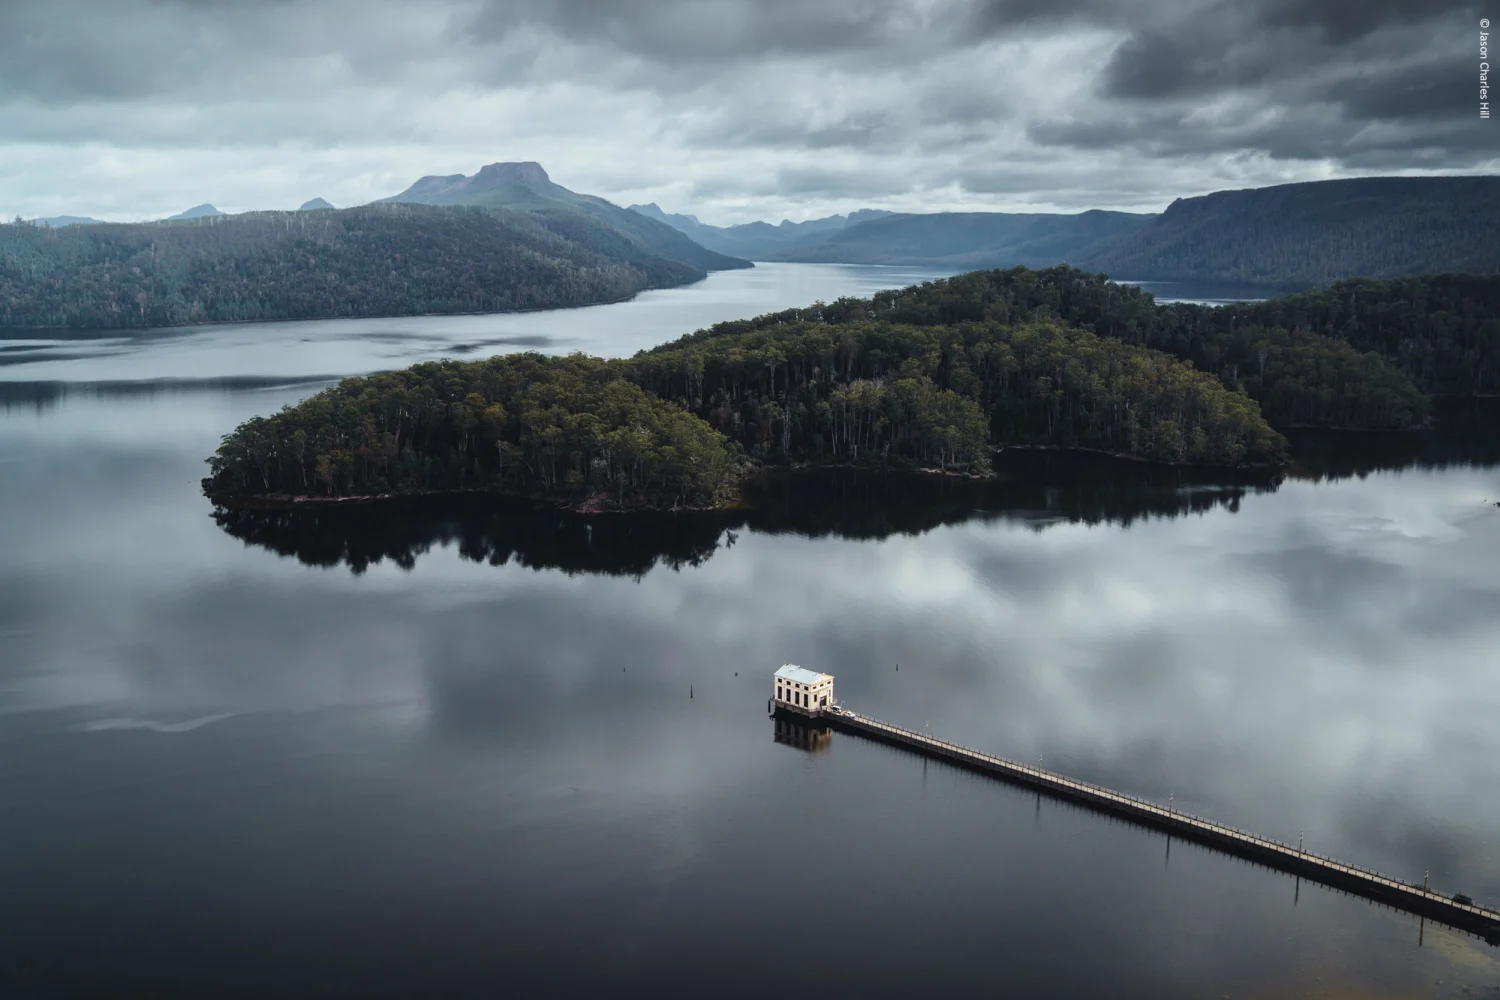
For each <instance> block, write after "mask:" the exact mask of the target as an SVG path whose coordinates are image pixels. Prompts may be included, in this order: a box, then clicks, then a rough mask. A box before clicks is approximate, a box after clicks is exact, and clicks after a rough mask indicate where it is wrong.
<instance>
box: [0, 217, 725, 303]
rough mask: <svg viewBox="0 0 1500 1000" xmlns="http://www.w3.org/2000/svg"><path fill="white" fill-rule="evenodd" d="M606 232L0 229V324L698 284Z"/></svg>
mask: <svg viewBox="0 0 1500 1000" xmlns="http://www.w3.org/2000/svg"><path fill="white" fill-rule="evenodd" d="M704 276H705V272H704V271H703V270H702V269H701V268H700V267H699V266H698V265H697V264H694V263H688V262H684V261H682V260H678V259H673V258H668V257H664V256H661V255H660V254H657V253H655V252H653V251H652V250H650V249H648V248H646V247H645V246H643V245H642V244H641V243H640V241H639V240H637V239H636V238H634V237H633V236H631V235H630V234H629V233H626V232H624V231H622V230H620V229H617V228H614V227H612V226H610V225H608V224H607V223H605V222H603V221H600V220H597V219H594V218H592V217H590V216H586V215H581V214H577V213H574V214H567V215H562V216H559V217H556V218H552V217H548V216H545V215H536V214H531V213H521V212H511V211H507V210H505V209H498V208H470V207H435V206H427V205H406V204H402V205H367V206H364V207H362V208H351V209H344V210H341V211H338V210H335V211H320V212H255V213H249V214H246V215H235V216H222V217H214V218H202V219H187V220H181V221H173V222H159V223H140V224H131V225H93V226H69V227H67V228H62V229H55V228H49V227H45V226H35V225H31V224H29V223H14V224H9V225H0V327H76V328H105V329H111V328H119V327H153V326H173V325H179V324H185V323H204V322H241V321H251V320H278V319H324V318H333V317H347V316H398V315H416V314H423V313H463V312H505V311H514V310H522V309H541V308H555V307H561V306H580V305H588V304H591V303H596V302H610V301H616V300H619V299H624V298H629V297H630V296H632V295H634V294H635V293H637V292H639V291H641V290H643V289H646V288H663V287H669V286H673V285H681V284H686V283H689V282H692V281H697V280H699V279H701V278H703V277H704Z"/></svg>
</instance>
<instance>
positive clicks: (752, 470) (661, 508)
mask: <svg viewBox="0 0 1500 1000" xmlns="http://www.w3.org/2000/svg"><path fill="white" fill-rule="evenodd" d="M1005 451H1031V452H1055V453H1057V454H1063V455H1082V456H1088V457H1091V458H1102V459H1109V460H1115V461H1126V462H1131V463H1133V464H1135V465H1143V466H1157V467H1159V468H1163V469H1201V470H1204V471H1213V472H1216V473H1220V474H1232V473H1265V472H1274V471H1276V470H1279V469H1283V468H1285V467H1286V465H1287V464H1290V463H1284V464H1281V465H1203V464H1199V463H1191V462H1161V461H1157V460H1155V459H1149V458H1143V457H1140V456H1136V455H1122V454H1115V453H1111V452H1107V451H1102V450H1100V449H1097V448H1061V447H1056V446H1052V445H1006V446H1005V447H1002V448H996V449H995V450H994V453H995V454H997V455H998V454H1000V453H1002V452H1005ZM825 471H834V472H856V473H867V474H871V475H897V476H923V477H938V478H942V479H950V480H956V481H965V482H975V483H981V482H993V481H996V480H998V479H1000V478H1001V477H1000V476H999V474H997V473H995V472H989V473H984V474H981V473H975V472H961V471H958V470H955V469H940V468H935V467H931V466H921V467H884V468H881V467H878V466H868V465H852V464H848V463H840V464H837V465H818V464H815V463H812V462H794V463H791V464H778V465H757V466H751V467H749V468H747V469H746V470H745V471H744V472H743V473H742V474H741V476H740V477H739V480H738V482H737V483H736V484H735V485H736V490H735V492H734V494H733V495H732V496H730V497H728V498H726V499H725V500H724V501H722V502H720V503H716V504H707V505H703V504H696V505H695V504H676V503H672V504H661V503H651V502H646V503H634V504H632V503H627V504H625V505H624V506H620V505H619V504H617V503H613V502H611V498H612V496H613V494H611V493H610V491H608V490H594V491H592V492H590V493H587V494H585V495H583V496H579V497H573V498H569V497H549V496H544V495H538V494H534V493H516V492H513V491H508V490H499V489H494V488H492V487H483V486H478V487H472V488H466V489H437V490H420V489H418V490H393V491H390V492H386V493H362V494H355V495H349V496H316V495H312V494H301V493H221V492H209V491H208V490H206V489H205V490H204V492H203V495H204V497H206V498H207V499H208V500H209V501H210V502H212V503H213V504H214V505H216V506H220V507H228V508H246V509H259V510H312V509H318V508H337V507H356V506H370V505H374V504H380V503H390V502H392V501H401V500H422V499H435V498H443V497H492V498H494V499H495V500H496V501H497V502H499V503H506V504H514V505H516V506H517V507H526V508H529V509H530V510H533V511H543V510H550V511H555V512H557V513H563V514H577V515H587V516H596V515H601V514H703V513H712V512H715V511H724V510H733V509H735V508H736V507H738V506H739V505H740V504H741V502H742V501H741V499H740V491H739V489H738V487H739V486H741V485H743V484H744V483H745V482H746V481H747V480H750V479H754V478H758V477H762V476H773V475H776V474H778V473H783V474H785V473H789V474H792V475H797V474H809V473H818V472H825Z"/></svg>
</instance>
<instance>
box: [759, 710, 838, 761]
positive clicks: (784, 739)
mask: <svg viewBox="0 0 1500 1000" xmlns="http://www.w3.org/2000/svg"><path fill="white" fill-rule="evenodd" d="M771 739H772V740H773V741H775V742H777V743H780V744H781V745H783V746H789V747H792V748H793V749H796V750H806V751H807V752H808V753H822V752H823V751H824V750H827V749H828V747H829V744H831V743H832V742H833V730H831V729H829V728H828V727H827V726H815V725H810V724H808V723H807V722H805V721H801V720H797V719H789V718H787V717H785V716H784V715H777V716H775V717H774V718H772V720H771Z"/></svg>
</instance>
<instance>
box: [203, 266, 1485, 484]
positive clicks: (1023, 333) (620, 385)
mask: <svg viewBox="0 0 1500 1000" xmlns="http://www.w3.org/2000/svg"><path fill="white" fill-rule="evenodd" d="M1497 316H1500V278H1494V277H1474V276H1468V275H1439V276H1431V277H1422V278H1409V279H1398V280H1393V281H1381V282H1376V281H1352V282H1342V283H1339V284H1337V285H1334V286H1332V287H1330V288H1328V289H1325V290H1321V291H1317V292H1309V293H1305V294H1303V295H1297V296H1289V297H1286V298H1283V299H1275V300H1268V301H1265V302H1257V303H1243V304H1237V305H1233V306H1223V307H1217V308H1210V307H1202V306H1185V305H1175V304H1174V305H1158V304H1156V303H1155V301H1154V300H1153V299H1152V297H1151V296H1150V295H1149V294H1147V293H1145V292H1142V291H1141V290H1139V289H1137V288H1133V287H1130V286H1121V285H1116V284H1113V283H1111V282H1109V281H1107V280H1105V279H1104V278H1103V277H1102V276H1101V275H1092V274H1086V273H1084V272H1081V271H1077V270H1074V269H1072V268H1066V267H1058V268H1051V269H1048V270H1045V271H1029V270H1026V269H1024V268H1014V269H1011V270H1008V271H985V272H976V273H973V274H967V275H960V276H958V277H955V278H951V279H948V280H945V281H937V282H931V283H928V284H924V285H920V286H913V287H911V288H905V289H898V290H893V291H889V292H881V293H879V294H877V295H875V296H874V297H872V298H870V299H852V298H851V299H841V300H838V301H836V302H833V303H828V304H822V303H820V304H816V305H814V306H811V307H808V308H806V309H792V310H787V311H785V312H781V313H775V314H770V315H766V316H761V317H758V318H756V319H752V320H744V321H737V322H731V323H721V324H718V325H717V326H714V327H711V328H709V329H706V330H700V331H698V332H697V333H694V334H691V335H689V336H686V337H683V338H682V339H680V340H678V341H675V342H673V343H670V344H665V345H663V346H661V347H658V348H654V349H652V350H650V351H643V352H641V353H639V354H637V355H636V356H635V357H633V358H628V359H617V360H605V359H600V358H592V357H588V356H585V355H581V354H575V355H571V356H568V357H545V356H543V355H540V354H513V355H504V356H500V357H495V358H490V359H488V360H484V361H476V362H453V361H442V362H431V363H425V364H419V365H415V366H413V367H412V368H409V369H406V370H404V371H399V372H390V373H383V374H378V375H372V376H366V377H361V378H351V379H345V380H344V381H343V382H341V383H339V384H338V385H337V386H334V387H332V388H330V389H327V390H325V391H323V392H320V393H318V394H317V395H315V396H313V397H311V398H310V399H308V400H306V401H304V402H303V403H301V404H299V405H297V406H294V407H288V408H286V409H284V410H282V411H281V412H280V413H278V414H275V415H273V416H270V417H257V418H254V419H252V420H250V421H247V422H246V423H245V424H243V425H241V426H240V427H239V428H238V429H236V430H235V431H234V432H233V433H232V434H229V435H228V436H226V437H225V438H224V441H223V443H222V445H221V446H220V448H219V450H218V452H217V454H215V455H214V456H213V457H212V458H210V459H209V463H210V473H211V474H210V475H209V477H208V478H206V479H205V480H204V482H203V486H204V491H205V492H206V493H207V494H209V495H210V496H213V497H215V498H220V499H224V498H245V497H260V498H268V499H277V500H286V501H290V500H314V499H338V498H348V497H371V496H380V495H408V494H414V493H428V492H449V491H471V490H485V491H493V492H497V493H503V494H508V495H513V496H521V497H531V498H534V499H537V500H541V501H545V502H548V503H556V504H560V505H563V506H571V507H573V508H575V509H583V510H630V509H672V508H683V507H712V506H718V505H721V504H723V503H724V502H725V501H727V500H729V499H730V498H732V497H734V496H735V495H736V492H737V490H738V484H739V482H740V480H741V478H742V477H743V476H744V475H745V474H746V473H747V472H748V471H751V470H753V469H755V468H757V467H760V466H768V465H794V466H795V465H799V464H812V465H823V466H829V465H833V466H854V467H873V468H887V469H889V468H898V469H899V468H905V469H931V470H936V471H941V472H945V473H950V474H963V475H984V474H986V473H987V472H988V471H989V466H990V455H992V454H993V453H994V451H995V449H997V448H1005V447H1043V448H1058V449H1074V450H1086V451H1096V452H1101V453H1105V454H1110V455H1115V456H1120V457H1124V458H1134V459H1140V460H1145V461H1152V462H1161V463H1171V464H1195V465H1205V466H1220V467H1245V466H1261V467H1264V466H1276V465H1280V464H1282V463H1284V462H1285V461H1286V459H1287V450H1286V441H1285V439H1284V438H1283V437H1282V436H1281V434H1280V433H1278V431H1277V430H1276V429H1275V427H1277V426H1280V427H1285V428H1291V427H1324V428H1359V429H1380V430H1393V429H1402V430H1404V429H1411V428H1415V427H1420V426H1423V425H1424V423H1425V421H1426V420H1427V414H1428V411H1429V408H1430V406H1431V402H1432V395H1433V394H1434V393H1444V394H1464V395H1485V394H1488V392H1489V390H1490V388H1491V387H1492V386H1493V385H1494V380H1495V373H1496V362H1497V360H1500V323H1497Z"/></svg>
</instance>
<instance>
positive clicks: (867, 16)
mask: <svg viewBox="0 0 1500 1000" xmlns="http://www.w3.org/2000/svg"><path fill="white" fill-rule="evenodd" d="M1474 10H1475V8H1474V6H1473V4H1472V3H1464V2H1459V0H1433V2H1430V3H1420V2H1398V0H1373V2H1370V3H1353V2H1345V0H1249V2H1247V3H1231V2H1229V0H1184V2H1180V3H1179V2H1174V0H1120V2H1111V0H619V2H604V0H597V2H587V0H559V2H543V0H509V2H502V0H427V2H424V3H420V4H410V3H400V2H396V0H363V2H356V0H259V2H243V3H242V2H229V0H108V2H106V0H51V2H48V0H0V137H3V138H0V194H5V195H9V198H8V199H7V200H6V202H5V203H4V204H0V213H3V214H4V215H6V216H8V215H9V214H12V213H16V212H19V213H20V214H24V215H55V214H82V215H94V216H95V217H104V218H115V219H121V218H136V217H141V216H142V215H148V214H156V213H159V212H163V211H167V210H177V209H180V208H181V207H182V204H179V202H183V203H191V202H192V201H205V200H207V201H213V202H214V203H215V204H219V205H220V206H221V207H229V208H231V209H243V208H251V207H272V206H284V205H295V204H300V203H301V202H302V201H303V200H305V199H306V198H307V197H309V196H310V195H311V194H314V193H316V194H321V195H325V196H328V197H330V198H332V199H333V200H334V201H336V202H337V203H339V204H355V203H359V202H361V201H365V200H369V199H371V198H375V197H380V196H383V195H387V194H391V193H393V192H394V191H396V190H399V189H400V188H401V187H403V186H405V185H406V184H408V183H410V181H411V180H412V179H414V178H415V177H416V176H419V175H421V174H424V173H452V172H456V171H464V172H472V170H473V169H474V168H475V167H476V166H478V165H480V164H483V163H485V162H490V161H493V160H496V159H535V160H539V161H542V162H544V163H545V164H546V165H547V166H548V168H549V170H551V171H552V172H553V174H554V176H557V177H559V178H563V179H565V180H564V182H565V183H568V184H569V186H572V187H575V188H578V189H580V190H586V191H590V192H592V193H598V194H602V195H604V196H606V197H610V198H612V199H614V200H618V201H622V202H626V201H659V202H660V203H661V204H662V205H663V207H665V208H668V209H670V210H674V211H690V212H694V213H697V214H699V215H700V216H701V217H703V218H704V219H705V220H708V221H714V222H739V221H748V220H749V219H750V218H757V217H771V218H781V217H792V218H806V217H812V216H817V215H823V214H828V213H829V212H830V211H843V210H847V209H848V208H850V207H861V206H863V205H868V206H870V207H881V208H891V209H895V210H902V211H923V210H927V211H937V210H981V209H991V210H993V209H1007V208H1010V209H1014V208H1020V207H1028V206H1039V205H1048V206H1050V207H1054V208H1061V209H1063V210H1081V209H1084V208H1095V207H1099V208H1135V209H1159V208H1161V207H1163V206H1164V205H1165V204H1166V203H1167V202H1169V201H1170V200H1171V199H1172V197H1175V196H1177V195H1179V194H1185V193H1198V192H1201V191H1204V190H1212V189H1214V188H1215V187H1221V186H1226V185H1225V184H1224V183H1222V181H1223V180H1224V179H1225V178H1228V179H1230V180H1231V181H1232V182H1233V184H1234V186H1241V187H1244V186H1255V185H1258V184H1267V183H1276V182H1280V181H1286V180H1296V179H1310V178H1312V177H1320V176H1328V175H1329V173H1330V171H1332V172H1334V173H1338V172H1345V173H1350V172H1369V171H1375V170H1379V171H1391V170H1401V171H1406V170H1443V171H1452V170H1455V169H1482V168H1484V167H1486V166H1487V165H1491V164H1493V163H1494V162H1495V161H1496V158H1497V154H1500V144H1497V143H1496V141H1495V139H1494V136H1495V133H1494V132H1493V131H1492V130H1490V131H1485V130H1483V129H1481V128H1480V127H1479V123H1477V121H1475V120H1470V119H1472V115H1469V112H1470V111H1471V110H1472V109H1471V108H1470V107H1469V105H1470V104H1471V103H1472V100H1471V97H1472V95H1470V94H1469V93H1468V91H1470V90H1473V89H1474V81H1473V80H1470V79H1468V76H1470V75H1472V63H1473V62H1474V59H1473V58H1471V56H1472V55H1473V54H1472V53H1471V52H1470V51H1469V49H1470V48H1472V45H1471V42H1472V41H1473V39H1472V37H1471V35H1472V26H1471V25H1470V24H1468V23H1467V21H1466V12H1467V14H1472V13H1473V11H1474ZM1465 116H1467V117H1465ZM1084 151H1087V155H1082V154H1083V152H1084ZM1231 160H1233V161H1234V162H1235V163H1236V164H1238V165H1236V166H1232V167H1226V163H1227V162H1229V161H1231ZM100 176H108V177H109V178H110V183H109V184H108V185H107V186H105V185H100V184H99V183H98V180H97V178H98V177H100ZM189 190H190V191H191V194H188V192H189ZM184 198H186V199H187V201H185V202H184V201H183V200H184Z"/></svg>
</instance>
